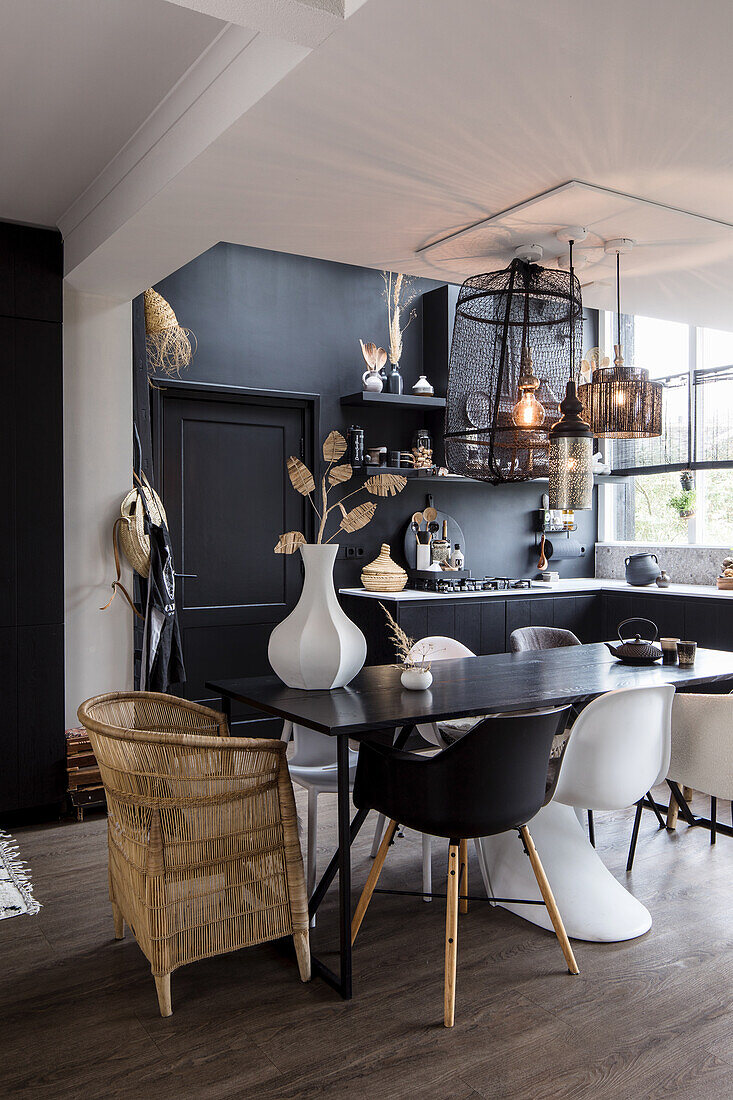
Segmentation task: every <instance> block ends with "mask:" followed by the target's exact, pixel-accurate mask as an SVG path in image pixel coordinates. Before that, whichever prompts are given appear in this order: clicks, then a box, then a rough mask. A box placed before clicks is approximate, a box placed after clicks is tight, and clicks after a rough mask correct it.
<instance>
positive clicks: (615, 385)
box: [578, 238, 662, 439]
mask: <svg viewBox="0 0 733 1100" xmlns="http://www.w3.org/2000/svg"><path fill="white" fill-rule="evenodd" d="M632 247H633V241H630V240H627V239H625V238H618V239H616V240H612V241H607V242H606V246H605V250H606V252H610V253H613V252H615V253H616V333H617V335H616V340H617V343H616V344H615V345H614V352H615V358H614V364H613V366H612V367H604V368H603V369H600V370H595V371H594V372H593V377H592V378H591V381H590V382H588V383H586V384H585V385H583V386H581V387H580V389H579V393H578V396H579V397H580V400H581V402H582V404H583V417H584V419H585V420H587V421H588V423H589V424H590V426H591V430H592V432H593V435H597V436H599V437H600V438H602V439H653V438H654V437H655V436H660V435H661V434H662V384H661V382H652V381H650V379H649V371H648V370H640V369H635V368H634V367H627V366H624V357H623V355H622V354H621V279H620V266H621V265H620V257H621V253H622V252H629V251H630V250H631V248H632Z"/></svg>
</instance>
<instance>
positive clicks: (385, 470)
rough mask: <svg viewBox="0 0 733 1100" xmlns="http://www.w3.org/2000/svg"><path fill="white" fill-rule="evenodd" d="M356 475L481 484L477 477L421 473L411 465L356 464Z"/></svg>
mask: <svg viewBox="0 0 733 1100" xmlns="http://www.w3.org/2000/svg"><path fill="white" fill-rule="evenodd" d="M354 474H355V475H356V476H362V477H371V476H372V474H400V475H401V476H402V477H407V478H410V480H411V481H429V482H431V483H434V482H436V481H449V482H456V481H460V482H464V483H465V484H466V485H480V484H482V483H481V482H480V481H479V480H478V479H477V478H473V477H463V475H462V474H443V475H442V476H440V475H438V474H421V473H420V472H419V470H415V469H413V468H412V466H357V467H356V468H355V469H354Z"/></svg>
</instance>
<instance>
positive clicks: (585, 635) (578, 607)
mask: <svg viewBox="0 0 733 1100" xmlns="http://www.w3.org/2000/svg"><path fill="white" fill-rule="evenodd" d="M601 608H602V601H601V596H600V593H599V594H598V595H594V596H576V597H575V627H573V628H572V629H573V632H574V633H575V634H577V636H578V637H579V638H580V640H581V642H583V643H584V644H587V643H588V642H600V641H603V619H602V615H601ZM558 625H559V624H558V621H557V610H556V611H555V626H558Z"/></svg>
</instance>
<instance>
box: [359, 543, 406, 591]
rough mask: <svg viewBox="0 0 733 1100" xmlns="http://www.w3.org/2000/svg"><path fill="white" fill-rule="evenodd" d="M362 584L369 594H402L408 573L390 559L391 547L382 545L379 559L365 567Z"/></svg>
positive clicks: (362, 572)
mask: <svg viewBox="0 0 733 1100" xmlns="http://www.w3.org/2000/svg"><path fill="white" fill-rule="evenodd" d="M361 583H362V584H363V585H364V587H365V588H366V590H367V592H401V591H402V589H403V588H404V587H405V585H406V584H407V573H406V572H405V570H404V569H402V568H401V567H400V566H399V565H397V563H396V562H394V561H392V558H391V557H390V549H389V545H388V543H386V542H383V543H382V549H381V550H380V551H379V557H377V558H375V559H374V561H372V562H370V563H369V565H365V566H364V568H363V569H362V571H361Z"/></svg>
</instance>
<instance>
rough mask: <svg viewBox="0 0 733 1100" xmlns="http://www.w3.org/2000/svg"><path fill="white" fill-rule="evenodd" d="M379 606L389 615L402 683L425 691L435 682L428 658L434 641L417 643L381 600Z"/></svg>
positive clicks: (388, 625) (410, 687)
mask: <svg viewBox="0 0 733 1100" xmlns="http://www.w3.org/2000/svg"><path fill="white" fill-rule="evenodd" d="M379 606H380V607H381V609H382V611H383V612H384V614H385V615H386V616H387V629H388V630H389V633H390V635H391V641H392V645H393V646H394V648H395V652H396V653H397V656H398V657H399V661H398V663H397V664H396V665H395V668H398V669H399V670H400V672H401V674H402V675H401V676H400V683H401V684H402V686H403V687H404V688H407V689H408V690H409V691H424V690H425V689H426V688H429V687H430V685H431V684H432V682H433V674H432V672H431V671H430V669H431V664H430V661H429V660H428V657H429V656H430V653H431V651H432V649H433V645H432V642H428V641H422V642H418V643H417V645H416V644H415V642H414V641H413V640H412V638H410V637H409V635H408V634H406V633H405V631H404V630H403V629H402V627H401V626H400V624H399V623H398V622H397V621H396V620H395V619H394V617H393V616H392V615H390V613H389V611H388V610H387V608H386V607H385V606H384V604H383V603H382V602H381V600H380V603H379Z"/></svg>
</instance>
